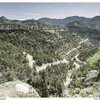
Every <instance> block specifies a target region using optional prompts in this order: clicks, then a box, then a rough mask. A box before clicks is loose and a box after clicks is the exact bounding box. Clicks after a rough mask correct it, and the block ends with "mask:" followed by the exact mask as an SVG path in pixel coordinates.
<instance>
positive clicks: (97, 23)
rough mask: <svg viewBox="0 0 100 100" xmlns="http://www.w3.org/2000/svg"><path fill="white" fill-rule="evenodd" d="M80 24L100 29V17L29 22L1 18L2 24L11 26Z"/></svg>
mask: <svg viewBox="0 0 100 100" xmlns="http://www.w3.org/2000/svg"><path fill="white" fill-rule="evenodd" d="M72 22H75V23H76V22H78V23H81V24H84V25H86V26H89V27H92V28H96V29H99V28H100V16H95V17H93V18H86V17H79V16H71V17H66V18H64V19H51V18H46V17H45V18H40V19H38V20H35V19H28V20H22V21H21V20H10V19H7V18H6V17H4V16H2V17H0V24H5V23H10V24H40V23H42V24H49V25H61V26H67V25H68V24H69V23H72Z"/></svg>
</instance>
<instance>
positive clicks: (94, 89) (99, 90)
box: [79, 82, 100, 97]
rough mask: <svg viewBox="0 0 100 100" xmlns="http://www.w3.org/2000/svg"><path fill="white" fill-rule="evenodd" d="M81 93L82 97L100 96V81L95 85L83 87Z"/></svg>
mask: <svg viewBox="0 0 100 100" xmlns="http://www.w3.org/2000/svg"><path fill="white" fill-rule="evenodd" d="M79 95H81V96H82V97H100V82H96V83H95V84H94V85H93V86H91V87H87V88H84V89H82V90H81V91H80V94H79Z"/></svg>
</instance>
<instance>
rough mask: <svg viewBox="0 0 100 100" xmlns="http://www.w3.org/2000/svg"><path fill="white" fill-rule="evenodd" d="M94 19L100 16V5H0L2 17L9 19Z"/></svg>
mask: <svg viewBox="0 0 100 100" xmlns="http://www.w3.org/2000/svg"><path fill="white" fill-rule="evenodd" d="M76 15H78V16H85V17H93V16H96V15H100V3H0V16H5V17H7V18H9V19H32V18H33V19H38V18H41V17H50V18H65V17H68V16H76Z"/></svg>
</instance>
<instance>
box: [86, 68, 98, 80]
mask: <svg viewBox="0 0 100 100" xmlns="http://www.w3.org/2000/svg"><path fill="white" fill-rule="evenodd" d="M98 75H99V71H97V70H91V71H89V72H88V73H87V74H86V80H85V81H89V80H92V79H95V78H97V77H98Z"/></svg>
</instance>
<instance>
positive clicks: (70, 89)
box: [0, 17, 100, 97]
mask: <svg viewBox="0 0 100 100" xmlns="http://www.w3.org/2000/svg"><path fill="white" fill-rule="evenodd" d="M1 19H2V20H3V23H2V24H0V84H6V83H5V82H8V83H10V82H13V81H15V80H20V81H22V82H25V84H28V85H30V86H31V87H32V88H34V89H35V90H36V92H37V97H100V85H99V84H100V47H99V42H100V36H99V33H100V31H99V30H98V29H92V28H91V27H89V26H87V25H85V24H83V23H80V22H78V21H75V22H71V23H69V24H67V23H66V25H65V26H59V25H53V26H52V25H47V24H41V23H39V22H38V23H36V21H35V23H31V24H30V23H28V22H27V21H25V22H23V23H24V24H22V23H11V21H9V20H7V19H5V18H4V17H2V18H1ZM4 20H6V22H7V23H5V21H4ZM16 82H19V81H16ZM13 83H14V82H13ZM10 84H11V83H10ZM14 84H15V83H14ZM1 87H2V86H1ZM97 87H98V89H96V88H97ZM88 90H89V91H88ZM0 93H2V91H1V90H0ZM32 96H33V95H32ZM19 97H21V96H20V95H19Z"/></svg>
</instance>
